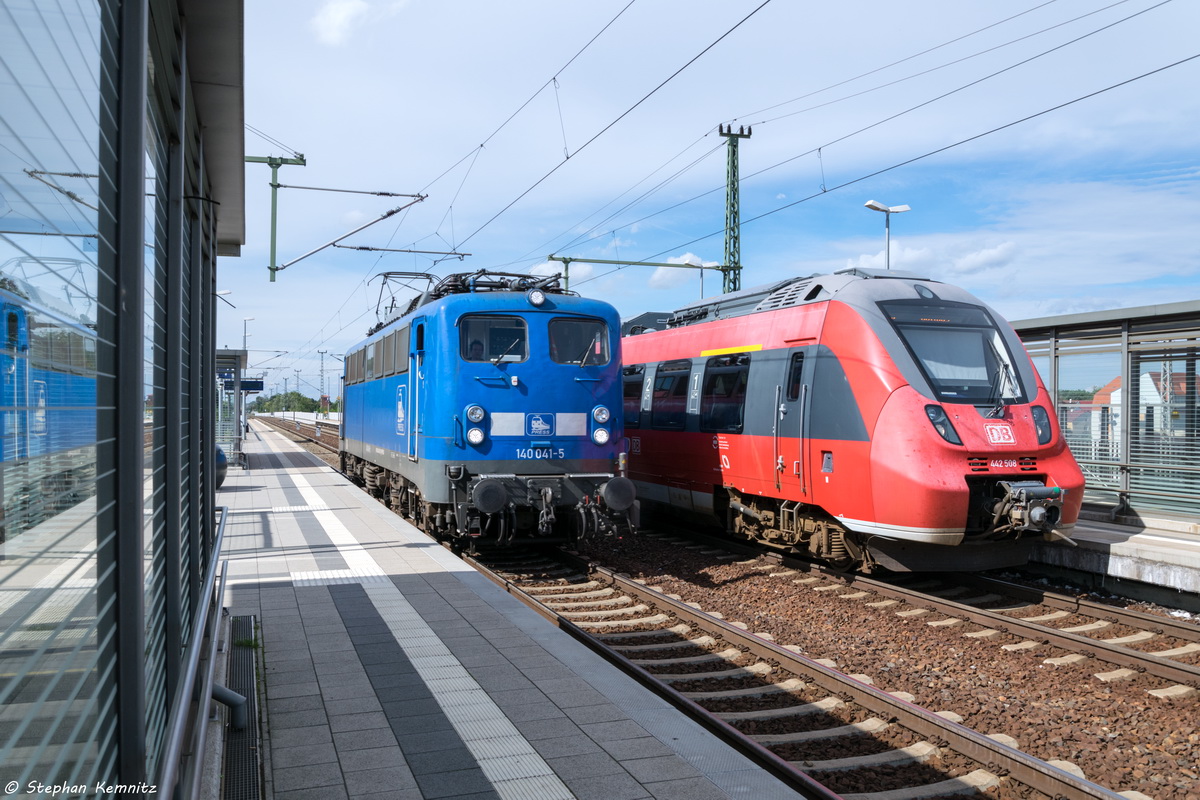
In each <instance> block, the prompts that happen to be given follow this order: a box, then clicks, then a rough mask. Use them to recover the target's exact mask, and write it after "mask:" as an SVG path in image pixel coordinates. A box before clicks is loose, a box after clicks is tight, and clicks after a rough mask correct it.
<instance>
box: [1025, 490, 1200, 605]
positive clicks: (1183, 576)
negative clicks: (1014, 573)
mask: <svg viewBox="0 0 1200 800" xmlns="http://www.w3.org/2000/svg"><path fill="white" fill-rule="evenodd" d="M1071 541H1072V542H1074V545H1075V546H1071V545H1069V544H1063V543H1054V544H1040V543H1039V544H1038V545H1037V546H1036V547H1035V548H1034V550H1033V553H1032V555H1031V556H1030V560H1031V561H1032V562H1033V563H1035V564H1039V565H1043V566H1047V567H1051V568H1058V569H1062V570H1066V571H1068V572H1069V573H1072V574H1074V575H1077V576H1086V578H1087V580H1088V582H1090V583H1091V586H1089V588H1093V587H1109V588H1113V589H1116V588H1117V586H1118V585H1119V587H1120V594H1122V595H1125V596H1131V597H1135V598H1138V599H1144V600H1148V601H1150V602H1155V603H1161V604H1163V605H1167V606H1174V607H1178V608H1183V609H1184V610H1187V611H1191V612H1193V613H1196V612H1200V521H1197V520H1189V519H1182V518H1169V517H1166V516H1162V517H1151V516H1146V517H1132V516H1124V517H1116V518H1115V519H1114V518H1112V516H1111V515H1110V514H1109V513H1108V512H1106V511H1091V512H1089V511H1087V510H1085V511H1084V512H1083V513H1082V514H1081V515H1080V519H1079V522H1078V523H1076V525H1075V529H1074V531H1072V533H1071Z"/></svg>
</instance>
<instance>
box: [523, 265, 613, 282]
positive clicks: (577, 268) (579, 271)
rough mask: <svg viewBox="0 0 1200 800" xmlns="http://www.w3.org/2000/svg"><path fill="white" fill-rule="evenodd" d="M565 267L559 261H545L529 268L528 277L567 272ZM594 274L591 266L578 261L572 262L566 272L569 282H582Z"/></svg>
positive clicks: (594, 270)
mask: <svg viewBox="0 0 1200 800" xmlns="http://www.w3.org/2000/svg"><path fill="white" fill-rule="evenodd" d="M567 269H568V268H567V266H566V265H565V264H563V263H562V262H561V261H545V262H543V263H541V264H537V265H535V266H534V267H532V268H530V270H529V274H530V275H545V276H550V275H558V274H561V273H562V272H564V271H567ZM595 272H596V269H595V267H593V266H592V265H591V264H584V263H582V262H579V261H572V262H571V265H570V269H569V271H568V276H567V277H568V279H569V280H571V281H583V280H587V279H588V278H590V277H592V275H594V274H595Z"/></svg>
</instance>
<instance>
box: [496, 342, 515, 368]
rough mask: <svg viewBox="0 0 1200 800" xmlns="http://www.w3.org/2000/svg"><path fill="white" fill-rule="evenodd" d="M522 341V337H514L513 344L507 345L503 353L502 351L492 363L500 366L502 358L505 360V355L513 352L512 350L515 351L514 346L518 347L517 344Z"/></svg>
mask: <svg viewBox="0 0 1200 800" xmlns="http://www.w3.org/2000/svg"><path fill="white" fill-rule="evenodd" d="M520 343H521V339H520V337H517V338H516V339H513V340H512V343H511V344H509V346H508V347H506V348H505V349H504V352H503V353H501V354H500V355H498V356H496V358H495V359H494V360H493V361H492V364H494V365H495V366H497V367H498V366H500V362H501V361H502V360H504V357H505V356H506V355H508V354H509V353H511V352H512V351H513V348H514V347H516V346H517V345H518V344H520Z"/></svg>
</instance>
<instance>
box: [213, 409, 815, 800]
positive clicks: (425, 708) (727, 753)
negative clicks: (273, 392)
mask: <svg viewBox="0 0 1200 800" xmlns="http://www.w3.org/2000/svg"><path fill="white" fill-rule="evenodd" d="M246 451H247V454H248V463H249V468H248V469H245V470H242V469H236V468H231V469H230V470H229V474H228V477H227V478H226V481H225V484H224V486H223V487H222V488H221V490H220V491H219V492H218V493H217V503H218V505H222V506H227V507H228V508H229V521H228V523H227V526H226V532H225V545H224V549H223V551H222V558H225V559H228V561H229V584H228V588H227V597H226V605H227V606H228V608H229V610H230V613H231V614H232V615H234V616H240V615H248V614H253V615H255V616H256V617H257V618H258V620H259V622H260V624H261V641H262V646H263V649H262V657H263V664H264V671H265V687H266V690H265V692H266V704H265V705H266V708H265V709H263V710H262V714H263V718H264V728H265V731H264V733H265V741H264V752H263V757H264V761H265V774H266V784H267V786H266V789H267V792H266V797H267V798H268V800H271V798H276V800H300V798H320V799H321V800H337V799H338V798H373V799H375V800H384V798H398V799H403V800H415V799H416V798H457V799H459V800H468V799H469V800H484V798H503V799H504V800H539V799H540V798H546V799H547V800H557V799H559V798H563V799H564V800H565V799H566V798H580V800H642V799H643V798H656V799H658V800H676V799H677V800H709V798H745V800H764V799H765V798H771V800H775V798H780V799H781V800H782V799H784V798H794V797H799V795H798V794H796V793H795V792H794V791H792V790H790V789H788V788H787V787H785V786H784V785H782V784H781V783H779V782H778V781H777V780H775V779H774V778H772V777H771V776H770V775H769V774H767V773H765V772H763V771H762V770H760V769H758V768H756V767H754V766H753V765H752V764H751V763H750V762H749V761H747V760H746V759H745V758H744V757H742V756H741V755H740V754H738V753H736V752H735V751H733V750H732V749H731V748H729V747H728V746H726V745H724V744H723V743H721V742H720V741H719V740H717V739H716V738H715V737H713V736H712V735H711V734H709V733H708V732H706V731H704V730H703V729H702V728H700V727H699V726H698V725H696V724H695V723H693V722H691V721H690V720H688V719H687V718H686V717H684V716H682V715H681V714H680V713H679V712H678V711H676V710H675V709H674V708H672V707H671V706H669V705H668V704H666V703H665V702H664V701H662V700H660V699H659V698H657V697H656V696H654V695H653V694H652V693H650V692H649V691H647V690H646V689H644V688H643V687H641V686H639V685H638V684H637V683H635V682H634V681H632V680H631V679H629V678H628V677H626V676H624V675H622V674H621V673H620V672H618V671H617V670H616V669H615V668H614V667H612V666H611V665H609V664H607V663H606V662H604V661H603V660H602V659H600V658H599V657H598V656H597V655H595V654H594V653H592V652H591V651H589V650H588V649H587V648H585V647H584V646H583V645H581V644H580V643H579V642H576V641H575V640H574V639H572V638H571V637H570V636H568V635H567V634H565V633H563V632H562V631H560V630H559V629H558V628H556V627H554V626H553V625H552V624H550V623H549V622H547V621H546V620H545V619H543V618H542V617H540V616H539V615H537V614H536V613H534V612H533V611H531V610H530V609H528V608H526V607H525V606H523V605H521V604H520V603H519V602H518V601H516V600H515V599H514V598H512V597H510V596H509V595H507V594H506V593H505V592H503V591H502V590H501V589H500V588H499V587H497V586H495V585H494V584H492V583H491V582H490V581H488V580H487V579H486V578H484V577H482V576H481V575H479V574H478V573H476V572H474V571H473V570H472V569H471V568H469V567H468V566H466V565H465V564H463V563H462V562H461V561H460V560H459V559H458V558H456V557H454V556H453V555H452V554H451V553H449V552H448V551H447V550H445V549H444V548H442V547H441V546H439V545H437V544H435V543H434V542H432V541H431V540H430V539H428V538H427V537H426V536H424V535H423V534H421V533H420V532H419V531H417V530H416V529H415V528H413V527H412V526H410V525H408V524H407V523H406V522H404V521H403V520H402V519H401V518H400V517H398V516H396V515H395V514H393V513H392V512H390V511H388V510H387V509H386V508H384V507H383V506H382V505H380V504H378V503H377V502H376V501H374V500H372V499H370V498H368V497H367V496H366V495H364V494H363V493H362V492H360V491H359V490H358V489H357V488H355V487H353V486H352V485H351V484H350V483H349V482H347V481H346V480H345V479H344V478H343V477H342V476H341V475H339V474H337V473H336V472H335V471H334V470H332V469H330V468H329V467H328V466H326V465H324V464H323V463H322V462H320V461H319V460H318V459H317V458H315V457H314V456H312V455H310V454H309V453H307V452H304V451H303V450H301V449H299V448H298V447H297V446H296V445H294V444H292V443H291V442H290V441H288V440H286V439H285V438H284V437H282V436H280V435H278V434H275V433H273V432H271V431H270V430H269V429H268V428H267V427H266V426H265V425H262V424H255V423H252V432H251V433H250V435H249V436H248V438H247V442H246Z"/></svg>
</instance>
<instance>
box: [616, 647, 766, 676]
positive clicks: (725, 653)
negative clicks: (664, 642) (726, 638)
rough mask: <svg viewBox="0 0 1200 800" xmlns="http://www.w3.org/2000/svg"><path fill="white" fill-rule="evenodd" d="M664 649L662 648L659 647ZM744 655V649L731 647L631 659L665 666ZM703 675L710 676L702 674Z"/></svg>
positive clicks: (647, 664) (698, 662) (728, 658)
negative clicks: (698, 652)
mask: <svg viewBox="0 0 1200 800" xmlns="http://www.w3.org/2000/svg"><path fill="white" fill-rule="evenodd" d="M658 649H660V650H661V649H662V648H658ZM741 657H742V651H741V650H738V649H737V648H736V647H731V648H729V649H728V650H722V651H721V652H719V653H706V654H705V655H702V656H684V657H683V658H631V659H630V660H629V661H630V663H632V664H637V665H639V666H643V667H665V666H668V665H671V664H708V663H710V662H719V661H737V660H738V659H739V658H741ZM701 677H708V676H707V675H701Z"/></svg>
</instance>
